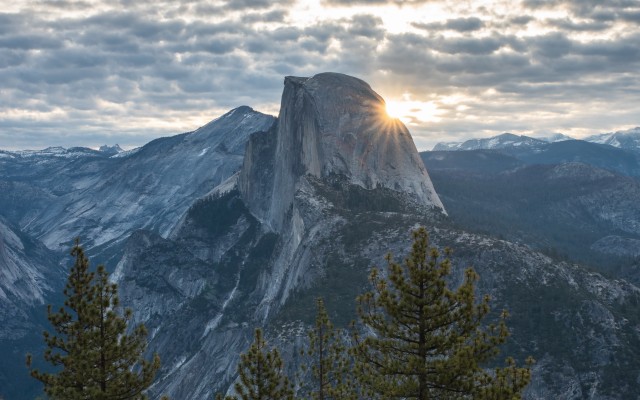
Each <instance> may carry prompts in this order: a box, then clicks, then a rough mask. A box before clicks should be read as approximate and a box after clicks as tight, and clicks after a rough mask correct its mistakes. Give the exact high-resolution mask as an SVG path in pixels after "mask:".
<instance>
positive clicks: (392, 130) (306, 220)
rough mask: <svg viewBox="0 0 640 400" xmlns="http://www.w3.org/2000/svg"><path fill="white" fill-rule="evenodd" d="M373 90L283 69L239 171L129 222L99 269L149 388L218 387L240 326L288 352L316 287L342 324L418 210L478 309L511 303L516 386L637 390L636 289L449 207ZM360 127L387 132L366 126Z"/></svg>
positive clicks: (539, 393) (293, 358)
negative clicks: (278, 93)
mask: <svg viewBox="0 0 640 400" xmlns="http://www.w3.org/2000/svg"><path fill="white" fill-rule="evenodd" d="M333 96H336V97H333ZM338 99H349V101H348V102H347V103H345V104H341V105H339V106H334V105H335V103H334V102H335V101H338ZM380 101H381V100H380V99H379V97H378V96H377V95H376V94H375V93H374V92H373V91H372V90H371V89H370V88H369V87H368V85H366V84H365V83H364V82H362V81H360V80H357V79H355V78H352V77H348V76H344V75H339V74H320V75H316V76H314V77H312V78H286V79H285V87H284V91H283V100H282V107H281V110H280V114H279V117H278V120H277V122H276V124H275V125H274V126H273V127H272V128H271V129H270V130H268V131H267V132H262V133H256V134H254V135H252V137H251V139H250V140H249V142H248V145H247V149H246V153H245V159H244V161H243V164H242V169H241V170H240V172H239V174H238V175H237V176H234V177H232V178H230V179H229V180H228V181H227V182H225V183H224V184H223V185H221V186H219V187H218V188H217V189H215V190H213V191H212V192H211V193H210V194H209V195H207V196H205V197H203V198H201V199H200V200H199V201H197V202H196V203H195V204H194V205H193V206H192V207H190V208H189V210H188V211H187V213H186V215H185V217H184V218H183V219H182V220H181V222H180V224H179V225H178V226H177V227H176V228H175V229H174V231H173V232H172V233H171V235H170V236H169V237H166V238H164V237H162V236H160V235H158V234H155V233H153V232H148V231H138V232H136V233H135V234H134V235H132V236H131V237H130V239H129V240H128V241H127V244H126V246H125V253H124V256H123V258H122V259H121V261H120V262H119V264H118V266H117V268H116V271H115V275H114V278H115V279H117V281H118V282H119V284H120V289H121V298H122V301H123V303H124V304H134V305H136V307H135V310H134V319H135V320H136V321H137V322H144V323H145V324H146V325H147V327H148V328H149V331H150V332H151V337H152V338H151V341H150V351H157V352H159V353H160V355H161V357H162V359H163V367H162V370H161V373H160V377H159V378H158V380H157V381H156V383H155V384H154V386H153V388H152V394H153V395H154V396H156V397H157V396H159V395H160V394H163V393H164V394H168V395H170V396H171V397H172V398H178V399H186V398H189V399H200V398H202V399H204V398H211V396H213V395H214V394H215V393H216V392H217V391H225V390H226V389H227V388H228V387H229V385H230V384H231V383H232V382H233V380H234V379H235V376H234V366H235V364H236V362H237V359H238V354H239V353H240V352H242V351H244V350H245V349H246V348H247V347H248V346H249V343H250V341H251V337H252V332H253V328H254V327H255V326H262V327H264V328H265V330H266V334H267V336H268V338H269V339H270V340H271V341H272V343H277V344H278V345H279V346H280V347H281V350H282V353H283V355H284V357H285V358H286V361H287V363H288V365H290V366H291V368H294V367H295V366H296V365H298V364H299V362H300V360H299V356H298V354H299V349H300V347H301V346H303V345H304V341H305V333H304V331H305V329H306V327H307V326H309V324H310V323H312V321H313V315H312V313H310V312H309V310H312V309H313V304H314V300H315V298H316V297H318V296H322V297H324V299H325V302H326V305H327V308H328V309H329V312H330V314H331V315H332V318H333V319H334V321H335V323H336V324H337V325H338V326H340V327H346V326H347V325H348V324H349V322H350V321H351V320H352V319H353V318H355V304H354V298H355V296H356V295H357V294H359V293H361V292H362V291H364V290H366V288H367V287H368V286H367V285H368V284H367V275H368V272H369V270H370V268H371V266H372V265H376V264H377V265H380V264H381V263H383V262H384V255H385V254H386V253H387V252H388V251H391V252H393V253H394V254H396V255H397V256H398V257H402V255H404V254H406V251H407V250H408V247H409V245H410V240H409V234H410V231H411V230H412V229H413V228H415V227H416V226H418V225H424V226H427V227H428V228H429V231H430V233H431V238H432V241H433V243H434V244H435V245H437V246H438V247H440V248H444V247H447V246H448V247H452V248H453V249H454V258H453V260H454V265H453V268H454V271H455V273H454V276H455V278H454V279H455V280H459V279H461V277H462V272H463V270H464V268H466V267H467V266H469V265H473V266H474V268H475V269H476V270H477V271H478V272H479V274H480V276H481V277H482V278H481V281H480V286H479V289H480V291H481V293H484V294H491V296H492V298H493V299H494V300H493V303H492V304H493V307H494V309H495V310H496V311H495V313H494V314H493V317H492V318H495V317H496V316H497V314H498V313H499V311H500V310H501V309H503V308H505V309H508V310H509V311H510V313H511V315H512V317H511V318H510V320H509V326H510V327H511V329H512V333H513V336H512V339H511V340H510V342H509V344H508V345H507V346H506V347H505V349H504V350H505V352H506V353H507V354H510V355H513V356H514V357H515V358H516V359H517V360H520V361H522V360H523V359H524V358H525V357H526V356H527V355H533V356H534V357H535V358H536V359H538V360H539V361H538V364H537V366H536V367H535V371H534V381H533V383H532V385H531V387H530V389H529V391H528V397H527V398H532V399H546V398H626V397H629V396H631V397H633V396H635V395H637V394H638V393H640V388H639V387H638V384H637V383H635V382H637V381H636V379H637V370H638V366H639V365H638V361H637V360H638V359H639V358H638V356H639V355H640V354H638V352H639V351H640V350H638V349H640V346H638V345H639V344H640V334H639V333H638V332H639V331H638V327H639V326H640V320H638V318H637V315H638V314H637V313H638V311H640V310H639V309H638V307H639V304H640V302H639V300H640V290H639V289H638V288H637V287H636V286H634V285H633V284H630V283H628V282H626V281H624V280H614V279H608V278H606V277H604V276H602V275H600V274H598V273H594V272H591V271H589V270H587V269H586V268H584V267H581V266H578V265H575V264H570V263H566V262H561V261H558V260H557V259H554V258H551V257H549V256H546V255H543V254H541V253H539V252H536V251H534V250H532V249H531V248H529V247H528V246H526V245H523V244H514V243H511V242H508V241H504V240H499V239H495V238H492V237H491V236H488V235H484V234H481V233H470V232H468V231H466V230H465V228H464V227H463V226H462V225H460V224H458V223H457V221H455V220H453V221H452V220H451V218H449V217H447V215H446V214H445V213H444V208H443V207H442V206H441V204H442V203H441V201H440V199H439V197H438V195H437V194H435V193H434V192H432V190H431V187H432V184H431V179H430V178H429V175H428V174H427V172H426V170H425V169H424V167H422V166H420V165H416V162H415V160H416V157H418V153H417V152H416V151H415V147H413V145H412V144H411V143H408V140H407V139H410V138H408V137H407V136H405V133H404V132H406V128H405V127H404V126H402V125H400V122H399V121H397V120H395V121H394V120H390V121H389V120H388V119H386V117H384V116H383V115H382V114H384V111H382V109H380V110H379V109H378V107H379V102H380ZM325 103H326V104H325ZM378 110H379V111H378ZM373 127H376V128H377V129H382V130H383V132H385V133H387V134H389V135H396V136H391V137H386V136H385V137H384V139H385V140H379V137H380V136H379V135H376V134H375V133H376V132H372V129H373ZM387 127H388V128H387ZM384 129H388V130H384ZM388 142H391V143H392V145H390V146H392V147H387V146H388V145H387V143H388ZM398 147H399V148H398ZM383 149H384V151H383ZM480 158H482V157H480ZM488 164H490V165H488V166H487V167H486V169H487V170H492V169H497V168H499V166H500V165H512V166H514V167H515V168H517V167H518V165H521V164H522V162H521V161H518V160H517V159H515V158H513V157H510V156H503V157H502V158H501V159H499V160H497V161H495V162H493V161H492V162H490V163H488ZM436 187H437V186H436Z"/></svg>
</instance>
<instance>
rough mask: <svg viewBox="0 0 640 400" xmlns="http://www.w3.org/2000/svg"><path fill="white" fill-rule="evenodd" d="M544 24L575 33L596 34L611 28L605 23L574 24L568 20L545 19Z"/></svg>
mask: <svg viewBox="0 0 640 400" xmlns="http://www.w3.org/2000/svg"><path fill="white" fill-rule="evenodd" d="M545 23H546V24H547V25H549V26H551V27H554V28H558V29H561V30H563V31H576V32H597V31H604V30H606V29H608V28H610V27H611V24H610V23H608V22H606V21H597V20H592V21H588V22H575V21H573V20H571V19H569V18H562V19H547V20H546V21H545Z"/></svg>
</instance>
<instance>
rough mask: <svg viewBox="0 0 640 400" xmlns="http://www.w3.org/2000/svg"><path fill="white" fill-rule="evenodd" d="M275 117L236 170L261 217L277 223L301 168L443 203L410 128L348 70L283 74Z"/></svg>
mask: <svg viewBox="0 0 640 400" xmlns="http://www.w3.org/2000/svg"><path fill="white" fill-rule="evenodd" d="M284 86H285V87H284V91H283V94H282V103H281V108H280V114H279V116H278V123H277V125H276V126H275V127H274V128H273V129H272V130H271V131H269V133H268V134H267V136H266V137H263V135H254V136H253V137H252V138H251V140H250V142H249V145H248V146H247V153H246V156H245V159H244V164H243V168H242V171H241V173H240V178H239V188H240V192H241V194H242V198H243V199H244V200H245V202H246V203H247V205H248V207H249V209H250V210H251V211H252V213H254V215H256V217H258V218H259V219H260V220H261V221H263V222H264V223H266V224H267V225H268V226H270V227H271V228H272V229H273V230H275V231H280V230H282V227H283V226H284V224H285V219H286V215H287V213H288V212H290V208H291V204H292V202H293V198H294V194H295V192H296V190H297V188H298V185H299V184H300V182H301V180H304V179H305V177H306V176H313V177H316V178H320V179H327V178H330V177H332V176H343V177H346V180H347V182H348V183H349V184H353V185H358V186H361V187H363V188H365V189H375V188H378V187H385V188H389V189H392V190H395V191H398V192H403V193H405V194H407V195H409V196H411V197H412V198H413V199H414V200H415V201H416V202H418V203H420V204H422V205H423V206H425V207H430V208H437V209H440V210H443V211H444V208H443V206H442V203H441V202H440V199H439V198H438V195H437V194H436V192H435V190H434V189H433V185H432V183H431V180H430V179H429V175H428V174H427V171H426V169H425V168H424V165H423V164H422V162H421V160H420V157H419V155H418V152H417V151H416V147H415V144H414V143H413V139H412V138H411V135H410V134H409V131H408V130H407V128H406V127H405V126H404V124H403V123H402V122H400V120H398V119H392V118H390V117H389V116H387V114H386V112H385V103H384V100H383V99H382V98H381V97H380V96H379V95H378V94H377V93H376V92H374V91H373V90H372V89H371V87H370V86H369V85H368V84H367V83H365V82H363V81H361V80H360V79H357V78H353V77H350V76H347V75H342V74H337V73H323V74H318V75H315V76H313V77H311V78H298V77H286V78H285V81H284Z"/></svg>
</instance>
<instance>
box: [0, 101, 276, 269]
mask: <svg viewBox="0 0 640 400" xmlns="http://www.w3.org/2000/svg"><path fill="white" fill-rule="evenodd" d="M273 123H274V117H272V116H269V115H265V114H261V113H258V112H256V111H254V110H253V109H251V108H249V107H240V108H237V109H235V110H232V111H230V112H228V113H227V114H225V115H223V116H221V117H220V118H217V119H215V120H214V121H212V122H210V123H209V124H207V125H205V126H203V127H201V128H199V129H198V130H196V131H194V132H190V133H186V134H182V135H177V136H173V137H168V138H161V139H157V140H154V141H152V142H150V143H148V144H147V145H145V146H143V147H141V148H139V149H137V150H136V151H132V152H129V153H128V154H125V153H119V154H116V155H114V156H112V157H109V156H108V154H106V153H105V152H98V151H93V150H90V149H84V151H80V150H75V151H71V150H72V149H70V150H64V149H48V150H46V151H43V152H14V153H5V154H7V157H4V158H0V166H1V167H4V171H6V172H5V173H3V174H1V175H0V187H2V186H6V187H7V188H8V189H9V191H7V192H3V193H1V194H0V206H2V205H4V204H7V208H8V209H9V210H16V212H15V213H13V214H12V215H11V218H12V219H13V221H12V222H14V223H15V224H16V225H18V226H20V227H22V229H23V230H25V231H26V232H27V233H29V234H30V235H32V236H35V237H37V238H38V239H40V240H41V241H42V242H44V243H45V244H46V245H47V247H49V248H50V249H54V250H60V251H66V250H67V249H68V248H70V243H71V241H72V240H73V238H75V237H76V236H78V235H82V241H83V243H84V244H85V248H87V249H88V251H89V254H90V255H91V256H92V257H93V258H94V259H95V257H96V256H98V257H99V259H97V260H95V261H106V260H108V259H109V258H110V257H115V256H116V255H117V257H120V255H121V248H120V246H121V245H122V243H123V242H124V240H126V238H127V237H128V236H129V235H130V234H131V233H132V232H133V231H135V230H136V229H142V228H144V229H148V230H152V231H154V232H157V233H159V234H160V235H162V236H167V235H168V234H169V232H170V231H171V230H172V229H173V227H174V226H175V225H176V224H177V222H178V221H179V220H180V217H181V216H182V215H183V214H184V212H185V211H186V210H187V209H188V208H189V206H190V205H191V204H192V203H193V201H194V199H197V198H199V197H201V196H203V195H205V194H206V193H207V192H208V191H209V190H211V189H212V188H214V187H215V186H216V185H218V184H219V183H221V182H223V181H224V180H226V179H227V178H229V176H231V175H232V174H233V173H235V172H236V171H237V170H238V169H240V166H241V165H242V159H243V155H244V149H245V144H246V142H247V140H248V139H249V136H250V135H251V134H253V133H255V132H261V131H266V130H268V129H269V128H270V127H271V125H272V124H273ZM54 150H55V151H54ZM20 196H23V197H24V198H23V199H22V198H18V199H16V197H20ZM25 201H26V202H29V203H30V204H31V207H29V208H28V209H25V210H24V211H20V208H21V203H23V202H25ZM14 205H17V207H14Z"/></svg>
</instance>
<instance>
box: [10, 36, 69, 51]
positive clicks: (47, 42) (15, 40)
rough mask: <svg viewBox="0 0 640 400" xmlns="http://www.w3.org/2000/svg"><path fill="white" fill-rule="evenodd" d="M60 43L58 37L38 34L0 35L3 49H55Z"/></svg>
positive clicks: (60, 45)
mask: <svg viewBox="0 0 640 400" xmlns="http://www.w3.org/2000/svg"><path fill="white" fill-rule="evenodd" d="M62 45H63V44H62V43H61V41H60V40H58V39H54V38H51V37H48V36H45V35H39V34H17V35H5V36H1V37H0V48H5V49H22V50H37V49H57V48H60V47H62Z"/></svg>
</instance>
